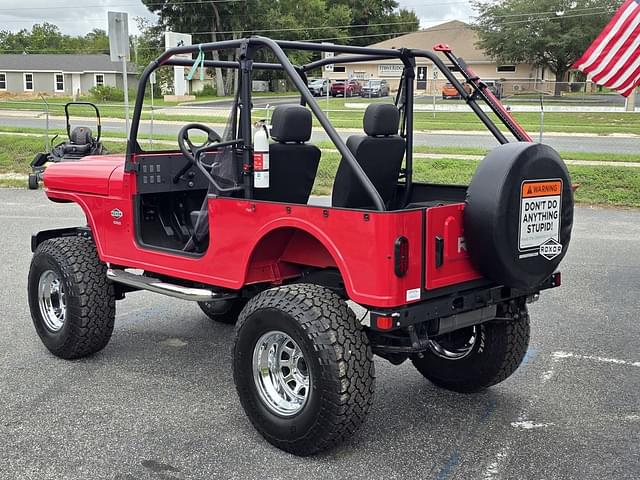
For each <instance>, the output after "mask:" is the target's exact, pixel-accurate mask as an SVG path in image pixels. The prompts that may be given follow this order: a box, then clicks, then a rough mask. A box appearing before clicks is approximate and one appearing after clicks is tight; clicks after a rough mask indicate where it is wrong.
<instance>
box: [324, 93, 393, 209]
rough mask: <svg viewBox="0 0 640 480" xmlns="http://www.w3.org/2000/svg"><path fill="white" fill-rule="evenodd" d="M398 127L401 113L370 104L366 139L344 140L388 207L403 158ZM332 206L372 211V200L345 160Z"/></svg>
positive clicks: (366, 120) (343, 160)
mask: <svg viewBox="0 0 640 480" xmlns="http://www.w3.org/2000/svg"><path fill="white" fill-rule="evenodd" d="M399 123H400V112H399V111H398V109H397V108H396V106H395V105H392V104H390V103H380V104H372V105H369V106H368V107H367V109H366V110H365V112H364V118H363V126H364V132H365V133H366V135H352V136H350V137H349V138H348V139H347V147H348V148H349V150H350V151H351V153H353V155H354V157H355V158H356V160H357V162H358V163H359V164H360V166H361V167H362V169H363V170H364V172H365V173H366V174H367V176H368V177H369V179H370V180H371V182H372V183H373V185H374V187H376V189H377V190H378V193H380V196H381V197H382V200H383V202H384V203H385V205H387V206H389V204H390V203H391V201H392V200H393V195H394V193H395V189H396V185H397V183H398V177H399V175H400V168H401V167H402V159H403V158H404V150H405V140H404V138H402V137H400V136H399V135H398V124H399ZM331 203H332V205H333V206H334V207H343V208H373V200H372V199H371V197H370V196H369V194H368V193H367V191H366V190H365V189H364V186H363V185H362V183H361V182H360V180H359V179H358V177H357V176H356V174H355V172H354V171H353V169H352V168H351V167H350V166H349V164H348V163H347V161H346V160H345V159H344V158H342V159H341V160H340V165H339V166H338V172H337V173H336V179H335V182H334V183H333V193H332V195H331Z"/></svg>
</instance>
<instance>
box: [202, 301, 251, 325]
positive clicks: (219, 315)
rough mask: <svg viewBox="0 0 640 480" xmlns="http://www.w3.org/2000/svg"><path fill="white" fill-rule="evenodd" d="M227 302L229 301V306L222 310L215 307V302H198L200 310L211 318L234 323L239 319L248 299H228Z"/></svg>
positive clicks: (229, 323) (230, 323)
mask: <svg viewBox="0 0 640 480" xmlns="http://www.w3.org/2000/svg"><path fill="white" fill-rule="evenodd" d="M223 301H226V300H223ZM226 302H228V308H226V309H224V310H222V311H220V310H219V309H216V308H214V306H213V305H212V304H213V303H214V302H198V306H199V307H200V310H202V311H203V312H204V313H205V315H206V316H207V317H209V318H210V319H211V320H214V321H216V322H220V323H226V324H228V325H233V324H234V323H236V322H237V321H238V317H239V316H240V312H241V311H242V309H243V308H244V306H245V305H246V304H247V300H243V299H241V300H228V301H226Z"/></svg>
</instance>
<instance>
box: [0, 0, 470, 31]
mask: <svg viewBox="0 0 640 480" xmlns="http://www.w3.org/2000/svg"><path fill="white" fill-rule="evenodd" d="M399 3H400V6H402V7H405V8H408V9H413V10H415V12H416V14H417V15H418V17H419V18H420V26H421V27H423V28H425V27H430V26H433V25H436V24H438V23H442V22H444V21H447V20H453V19H457V20H462V21H468V20H469V17H470V16H471V15H472V14H473V11H472V9H471V6H470V4H469V3H470V2H469V1H464V2H463V1H457V0H454V1H450V2H446V1H444V0H399ZM109 10H112V11H120V12H127V13H128V14H129V32H130V33H132V34H135V33H136V32H137V29H136V25H135V22H134V21H133V19H134V18H135V17H146V18H149V19H154V18H155V16H154V15H153V14H151V13H150V12H149V11H148V10H147V9H146V7H144V5H143V4H142V2H141V1H140V0H21V1H19V2H18V1H17V0H0V30H11V31H18V30H20V29H23V28H27V29H30V28H31V27H32V26H33V24H35V23H42V22H49V23H53V24H55V25H58V27H60V30H62V32H63V33H66V34H69V35H84V34H86V33H88V32H90V31H91V30H92V29H94V28H102V29H104V30H106V29H107V11H109Z"/></svg>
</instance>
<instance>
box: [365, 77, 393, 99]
mask: <svg viewBox="0 0 640 480" xmlns="http://www.w3.org/2000/svg"><path fill="white" fill-rule="evenodd" d="M360 95H362V96H363V97H386V96H388V95H389V83H388V82H387V81H386V80H369V81H368V82H367V83H365V85H364V86H363V87H362V91H361V92H360Z"/></svg>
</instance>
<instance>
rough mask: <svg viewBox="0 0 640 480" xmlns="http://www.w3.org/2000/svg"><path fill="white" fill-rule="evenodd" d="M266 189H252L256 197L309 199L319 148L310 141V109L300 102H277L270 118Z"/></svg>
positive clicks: (316, 169) (272, 199)
mask: <svg viewBox="0 0 640 480" xmlns="http://www.w3.org/2000/svg"><path fill="white" fill-rule="evenodd" d="M271 138H272V139H273V140H275V143H271V144H270V145H269V188H254V189H253V196H254V198H255V199H256V200H268V201H271V202H285V203H303V204H306V203H307V202H308V201H309V195H311V189H312V188H313V182H314V180H315V178H316V172H317V171H318V164H319V163H320V149H319V148H318V147H316V146H315V145H312V144H310V143H305V142H307V141H308V140H309V139H310V138H311V112H310V111H309V110H307V109H306V108H305V107H302V106H300V105H279V106H277V107H276V108H275V110H274V111H273V116H272V118H271Z"/></svg>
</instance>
